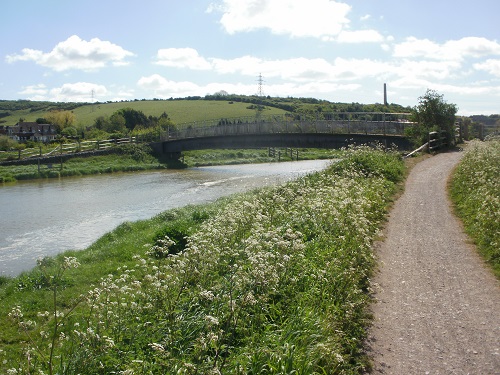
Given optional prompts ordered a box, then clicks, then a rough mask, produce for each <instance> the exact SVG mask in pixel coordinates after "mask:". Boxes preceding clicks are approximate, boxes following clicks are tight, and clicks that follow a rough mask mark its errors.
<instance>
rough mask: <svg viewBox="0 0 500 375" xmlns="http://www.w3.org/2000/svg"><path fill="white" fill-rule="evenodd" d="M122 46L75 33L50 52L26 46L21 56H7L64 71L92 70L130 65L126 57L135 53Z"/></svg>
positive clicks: (10, 60)
mask: <svg viewBox="0 0 500 375" xmlns="http://www.w3.org/2000/svg"><path fill="white" fill-rule="evenodd" d="M133 55H134V54H133V53H132V52H129V51H127V50H125V49H123V48H122V47H120V46H118V45H116V44H113V43H111V42H108V41H102V40H100V39H99V38H93V39H91V40H90V41H88V42H87V41H85V40H82V39H80V38H79V37H78V36H77V35H73V36H71V37H69V38H68V39H66V40H65V41H63V42H60V43H58V44H57V45H56V46H55V47H54V49H53V50H52V51H50V52H47V53H44V52H43V51H39V50H34V49H30V48H24V49H23V50H22V54H20V55H8V56H7V57H6V61H7V62H8V63H14V62H16V61H34V62H35V63H36V64H39V65H41V66H44V67H47V68H50V69H53V70H55V71H58V72H61V71H65V70H71V69H76V70H84V71H93V70H98V69H100V68H103V67H105V66H107V65H109V64H111V65H114V66H122V65H127V62H126V61H125V59H126V58H127V57H130V56H133Z"/></svg>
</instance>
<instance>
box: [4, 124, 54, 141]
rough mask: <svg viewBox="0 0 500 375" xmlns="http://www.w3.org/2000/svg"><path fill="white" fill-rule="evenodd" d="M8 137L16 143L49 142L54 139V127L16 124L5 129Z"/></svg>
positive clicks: (50, 125)
mask: <svg viewBox="0 0 500 375" xmlns="http://www.w3.org/2000/svg"><path fill="white" fill-rule="evenodd" d="M7 132H8V136H9V137H10V138H12V139H13V140H15V141H18V142H26V141H36V142H51V141H53V140H54V139H55V138H56V135H57V131H56V126H55V125H52V124H38V123H36V122H18V123H17V124H16V125H14V126H9V127H8V129H7Z"/></svg>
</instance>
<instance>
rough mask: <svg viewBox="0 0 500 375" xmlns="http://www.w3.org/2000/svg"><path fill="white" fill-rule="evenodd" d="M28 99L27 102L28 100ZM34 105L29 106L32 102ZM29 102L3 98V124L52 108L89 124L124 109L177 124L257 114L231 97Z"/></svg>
mask: <svg viewBox="0 0 500 375" xmlns="http://www.w3.org/2000/svg"><path fill="white" fill-rule="evenodd" d="M26 102H27V103H26ZM30 103H31V104H32V106H29V104H30ZM71 104H72V105H70V104H68V103H50V102H29V101H0V125H15V124H16V123H17V122H18V121H19V119H20V118H22V119H24V121H35V120H36V119H37V118H43V117H45V116H46V115H47V113H48V112H49V111H50V110H54V109H65V110H71V111H72V112H73V114H74V115H75V125H77V126H90V125H93V124H94V120H95V119H96V118H97V117H99V116H105V117H106V116H110V115H112V114H113V113H114V112H116V111H117V110H119V109H122V108H132V109H135V110H137V111H142V112H143V113H144V114H145V115H146V116H156V117H158V116H160V115H161V114H162V113H163V112H165V113H167V114H168V116H169V117H170V119H171V120H172V122H173V123H175V124H183V123H190V122H195V121H203V120H213V119H218V118H232V117H244V116H254V115H255V109H252V105H251V104H250V103H243V102H232V101H228V100H203V99H200V100H137V101H129V102H111V103H96V104H94V105H91V104H75V103H71ZM285 112H286V111H285V110H283V109H279V108H274V107H268V106H267V107H265V109H264V112H263V114H264V115H274V114H284V113H285Z"/></svg>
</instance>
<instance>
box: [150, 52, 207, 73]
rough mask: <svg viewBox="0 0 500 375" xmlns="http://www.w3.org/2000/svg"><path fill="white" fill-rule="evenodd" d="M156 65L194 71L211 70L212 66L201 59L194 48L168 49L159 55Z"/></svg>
mask: <svg viewBox="0 0 500 375" xmlns="http://www.w3.org/2000/svg"><path fill="white" fill-rule="evenodd" d="M156 64H158V65H163V66H168V67H175V68H189V69H194V70H208V69H211V64H210V63H209V62H208V61H207V60H205V59H204V58H203V57H201V56H200V55H199V54H198V51H196V50H195V49H193V48H166V49H160V50H158V53H157V61H156Z"/></svg>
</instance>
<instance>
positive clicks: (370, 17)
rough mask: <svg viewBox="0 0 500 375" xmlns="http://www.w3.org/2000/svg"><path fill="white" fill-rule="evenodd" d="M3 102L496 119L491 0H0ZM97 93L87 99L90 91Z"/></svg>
mask: <svg viewBox="0 0 500 375" xmlns="http://www.w3.org/2000/svg"><path fill="white" fill-rule="evenodd" d="M1 9H2V16H3V17H2V22H1V23H0V40H1V43H0V56H1V58H0V99H10V100H16V99H30V100H50V101H84V102H91V101H92V98H93V99H94V101H96V100H97V101H108V100H111V101H116V100H133V99H143V98H145V99H152V98H170V97H174V98H176V97H185V96H193V95H200V96H204V95H206V94H213V93H216V92H219V91H221V90H224V91H226V92H228V93H231V94H244V95H255V94H257V93H258V82H257V81H258V76H259V74H262V77H263V79H264V85H263V93H264V94H265V95H270V96H279V97H288V96H293V97H314V98H318V99H326V100H330V101H333V102H359V103H377V102H378V103H380V102H383V84H384V83H387V87H388V101H389V102H392V103H398V104H401V105H405V106H407V105H408V106H414V105H416V104H417V102H418V97H419V96H422V95H423V94H425V92H426V90H427V89H428V88H430V89H433V90H436V91H438V92H439V93H440V94H443V96H444V99H445V100H446V101H448V102H449V103H453V104H456V105H457V106H458V108H459V114H461V115H471V114H486V115H489V114H494V113H500V26H499V23H498V15H499V14H500V1H497V0H476V1H470V0H467V1H465V0H454V1H450V0H433V1H430V0H419V1H414V0H404V1H394V0H338V1H329V0H175V1H174V0H142V1H131V0H119V1H115V0H99V1H97V0H86V1H73V0H44V1H41V0H3V1H2V7H1ZM92 93H93V96H92Z"/></svg>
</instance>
